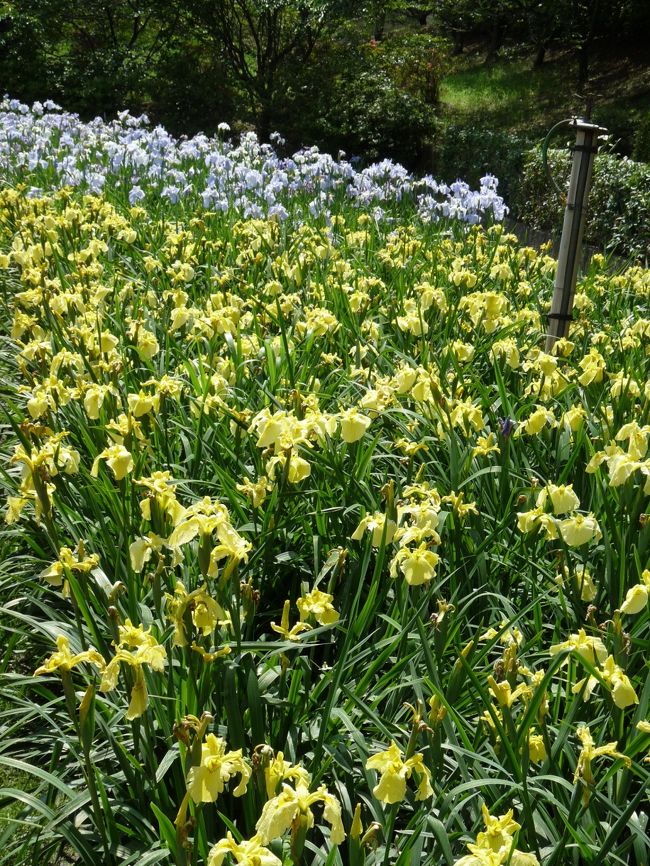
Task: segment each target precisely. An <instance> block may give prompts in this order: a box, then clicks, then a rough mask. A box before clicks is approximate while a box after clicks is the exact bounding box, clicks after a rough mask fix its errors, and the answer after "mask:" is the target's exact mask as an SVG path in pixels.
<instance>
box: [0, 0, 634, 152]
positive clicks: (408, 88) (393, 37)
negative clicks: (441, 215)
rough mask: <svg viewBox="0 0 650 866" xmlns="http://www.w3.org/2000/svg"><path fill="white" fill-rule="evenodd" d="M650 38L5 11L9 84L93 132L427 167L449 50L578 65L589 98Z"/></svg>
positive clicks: (398, 7) (114, 10) (358, 17)
mask: <svg viewBox="0 0 650 866" xmlns="http://www.w3.org/2000/svg"><path fill="white" fill-rule="evenodd" d="M648 27H650V7H649V6H648V4H647V2H645V0H614V2H608V3H604V2H603V0H543V2H539V0H496V2H495V0H489V2H487V0H435V2H434V0H429V2H424V0H368V2H354V3H353V2H350V0H216V2H215V0H182V2H175V3H168V2H165V0H138V2H135V0H113V2H111V3H106V2H105V0H84V2H81V0H20V2H17V0H0V82H2V88H3V89H4V91H5V92H8V93H10V94H11V95H13V96H17V97H19V98H21V99H23V100H26V101H29V102H32V101H34V100H41V101H43V100H45V99H47V98H54V99H56V100H57V101H59V102H61V104H63V105H64V106H65V107H66V108H67V109H69V110H72V111H77V112H79V113H80V114H81V115H82V117H84V119H86V120H90V119H91V118H93V117H95V116H96V115H100V116H103V117H105V118H107V117H111V116H113V115H114V114H115V113H116V112H117V111H118V110H120V109H122V108H125V107H128V108H130V109H131V110H132V111H133V112H134V113H140V112H141V111H146V112H148V114H149V115H150V116H151V117H152V119H153V120H154V121H155V122H161V123H163V124H164V125H165V126H166V127H167V128H169V129H171V131H172V132H175V133H176V134H193V133H195V132H198V131H204V132H207V133H213V132H215V131H216V126H217V124H218V123H219V122H221V121H228V122H230V123H231V125H232V124H234V123H235V122H237V123H244V124H249V128H253V127H254V128H255V129H256V130H257V132H258V134H260V136H261V137H262V138H264V139H266V138H267V137H268V135H269V133H270V132H272V131H273V130H279V131H280V132H281V133H282V134H283V135H284V136H285V138H287V140H288V141H289V145H290V147H292V148H296V147H299V146H301V145H304V144H307V143H308V144H318V145H320V146H321V147H324V148H326V149H328V150H331V151H332V152H336V151H337V150H339V149H344V150H348V151H349V152H350V153H351V155H357V156H360V157H362V158H365V159H366V160H372V159H375V158H377V156H378V155H380V156H381V157H386V156H390V157H393V158H396V159H402V160H408V161H409V162H408V164H409V167H414V166H415V165H416V164H417V163H418V161H419V160H421V159H422V156H423V152H424V144H425V142H427V141H435V139H436V138H437V136H436V133H435V128H434V125H433V118H434V116H435V115H434V112H435V111H436V109H437V98H438V86H439V82H440V77H441V75H442V74H443V73H444V70H445V68H446V67H447V64H448V60H449V56H450V52H451V51H452V46H455V49H456V50H458V51H460V50H461V49H462V46H463V45H464V44H465V42H468V41H473V42H474V43H476V42H477V41H478V42H479V44H481V45H483V46H484V47H485V50H486V52H487V56H488V59H489V58H490V57H492V56H493V55H494V54H495V53H496V51H497V49H498V48H499V47H500V46H501V45H502V44H504V43H510V44H513V43H515V44H518V45H522V44H524V45H528V46H529V47H530V49H531V51H533V52H534V53H535V54H536V57H537V61H538V63H541V62H542V61H543V59H544V55H545V52H546V51H547V49H549V48H550V47H555V48H558V47H559V48H562V49H567V50H571V51H574V52H575V54H576V56H577V57H579V61H580V62H579V64H578V66H579V71H580V76H581V80H580V82H576V84H577V86H578V87H579V89H580V90H581V91H582V90H583V88H584V84H585V81H586V79H587V77H588V73H589V71H590V69H593V54H594V51H595V50H596V49H597V48H598V46H599V45H602V44H604V43H606V44H607V45H612V44H616V45H619V46H620V52H621V54H622V55H625V54H626V53H627V52H628V51H629V49H630V46H631V45H634V44H636V43H641V44H643V41H642V40H643V37H644V34H645V32H647V29H648ZM0 95H2V94H0ZM398 133H399V135H398Z"/></svg>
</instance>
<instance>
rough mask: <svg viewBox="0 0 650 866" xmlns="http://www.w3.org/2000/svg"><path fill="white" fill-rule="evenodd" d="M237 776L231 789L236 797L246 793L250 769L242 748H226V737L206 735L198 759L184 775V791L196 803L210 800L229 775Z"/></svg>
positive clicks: (220, 789)
mask: <svg viewBox="0 0 650 866" xmlns="http://www.w3.org/2000/svg"><path fill="white" fill-rule="evenodd" d="M235 775H238V776H240V780H239V784H238V785H237V787H236V788H235V789H234V791H233V794H234V796H235V797H241V796H242V795H243V794H245V793H246V786H247V784H248V780H249V779H250V777H251V769H250V767H249V766H248V764H247V763H246V761H244V758H243V757H242V750H241V749H237V751H235V752H227V751H226V743H225V740H222V739H221V737H215V735H214V734H208V736H207V737H206V738H205V741H204V742H203V744H202V745H201V762H200V764H199V765H198V766H196V767H192V768H191V770H190V772H189V774H188V777H187V790H188V792H189V794H190V797H191V798H192V799H193V800H194V802H195V803H213V802H214V801H215V800H216V799H217V797H218V796H219V794H221V792H222V791H223V789H224V787H225V784H226V782H228V781H229V780H230V778H231V776H235Z"/></svg>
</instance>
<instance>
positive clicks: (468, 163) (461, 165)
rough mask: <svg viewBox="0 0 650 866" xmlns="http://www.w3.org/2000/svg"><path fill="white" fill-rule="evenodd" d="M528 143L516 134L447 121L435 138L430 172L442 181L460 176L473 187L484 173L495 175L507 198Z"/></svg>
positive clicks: (513, 192) (518, 173)
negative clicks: (431, 170)
mask: <svg viewBox="0 0 650 866" xmlns="http://www.w3.org/2000/svg"><path fill="white" fill-rule="evenodd" d="M529 144H530V143H529V142H528V141H527V140H526V139H525V138H523V137H522V136H519V135H514V134H513V133H509V132H499V131H496V132H495V131H493V130H490V129H484V128H481V127H477V126H475V125H474V124H472V125H469V124H460V123H448V124H447V125H446V126H445V127H444V130H443V132H442V134H441V135H440V137H439V139H438V140H437V141H436V145H435V148H434V153H433V174H434V175H436V177H440V178H441V179H443V180H445V181H453V180H455V179H456V178H457V177H462V178H463V179H464V180H466V181H467V182H468V183H469V184H470V185H473V186H477V185H478V182H479V178H481V177H482V176H483V175H484V174H485V173H486V172H490V173H491V174H495V175H496V176H497V177H498V178H499V192H500V193H501V195H503V196H504V198H505V199H506V201H509V200H510V199H511V198H512V197H513V195H514V194H515V192H516V188H517V184H518V181H519V177H520V174H521V169H522V165H523V155H524V151H525V150H526V148H527V147H528V146H529Z"/></svg>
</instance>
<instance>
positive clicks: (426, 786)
mask: <svg viewBox="0 0 650 866" xmlns="http://www.w3.org/2000/svg"><path fill="white" fill-rule="evenodd" d="M366 769H367V770H377V771H378V772H379V773H380V774H381V775H380V779H379V782H378V784H377V785H375V787H374V788H373V789H372V793H373V794H374V795H375V797H376V798H377V799H378V800H381V801H382V802H383V803H399V802H400V801H401V800H403V799H404V797H405V796H406V780H407V779H410V778H411V775H412V774H413V773H415V775H416V777H417V779H418V788H417V792H416V794H415V799H416V800H427V799H428V798H429V797H432V796H433V788H432V787H431V772H430V770H429V768H428V767H427V766H426V764H425V763H424V758H423V757H422V755H420V754H416V755H413V756H412V757H410V758H407V759H406V760H405V761H404V760H403V759H402V752H401V751H400V748H399V746H398V745H397V743H396V742H395V741H394V740H391V744H390V746H389V747H388V749H386V751H385V752H379V753H378V754H377V755H372V756H371V757H370V758H368V760H367V761H366Z"/></svg>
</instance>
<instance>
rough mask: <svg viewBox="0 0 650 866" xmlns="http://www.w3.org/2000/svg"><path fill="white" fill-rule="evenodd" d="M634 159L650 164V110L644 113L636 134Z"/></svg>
mask: <svg viewBox="0 0 650 866" xmlns="http://www.w3.org/2000/svg"><path fill="white" fill-rule="evenodd" d="M632 157H633V158H634V159H636V160H637V161H638V162H650V109H648V110H647V111H645V112H643V113H642V114H641V116H640V118H639V122H638V124H637V127H636V131H635V133H634V150H633V151H632Z"/></svg>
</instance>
